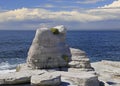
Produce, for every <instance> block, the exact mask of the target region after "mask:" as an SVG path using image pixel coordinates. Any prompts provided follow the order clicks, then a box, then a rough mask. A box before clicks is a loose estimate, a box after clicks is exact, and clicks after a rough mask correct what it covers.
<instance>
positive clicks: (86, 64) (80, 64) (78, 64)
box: [69, 61, 91, 68]
mask: <svg viewBox="0 0 120 86" xmlns="http://www.w3.org/2000/svg"><path fill="white" fill-rule="evenodd" d="M69 66H70V68H91V65H90V62H89V61H83V62H82V61H81V62H79V61H71V62H69Z"/></svg>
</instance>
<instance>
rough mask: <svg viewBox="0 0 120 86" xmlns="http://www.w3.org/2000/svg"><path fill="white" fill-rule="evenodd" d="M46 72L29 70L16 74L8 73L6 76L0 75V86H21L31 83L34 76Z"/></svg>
mask: <svg viewBox="0 0 120 86" xmlns="http://www.w3.org/2000/svg"><path fill="white" fill-rule="evenodd" d="M45 72H46V71H41V70H29V71H21V72H15V73H8V74H6V75H4V74H3V75H0V85H4V84H8V85H10V84H21V83H27V82H30V79H31V76H32V75H41V74H43V73H45Z"/></svg>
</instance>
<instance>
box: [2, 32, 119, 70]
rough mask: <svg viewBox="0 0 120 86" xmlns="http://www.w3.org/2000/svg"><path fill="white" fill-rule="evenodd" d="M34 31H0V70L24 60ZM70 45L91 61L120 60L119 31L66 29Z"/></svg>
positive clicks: (7, 68)
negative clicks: (83, 53)
mask: <svg viewBox="0 0 120 86" xmlns="http://www.w3.org/2000/svg"><path fill="white" fill-rule="evenodd" d="M34 35H35V31H0V71H1V70H9V69H13V68H15V67H16V65H17V64H20V63H23V62H25V60H26V57H27V52H28V50H29V47H30V45H31V43H32V40H33V38H34ZM66 42H67V43H68V44H69V46H70V47H74V48H79V49H82V50H84V51H86V53H87V55H88V57H89V58H90V60H91V62H96V61H100V60H112V61H120V31H68V33H67V38H66Z"/></svg>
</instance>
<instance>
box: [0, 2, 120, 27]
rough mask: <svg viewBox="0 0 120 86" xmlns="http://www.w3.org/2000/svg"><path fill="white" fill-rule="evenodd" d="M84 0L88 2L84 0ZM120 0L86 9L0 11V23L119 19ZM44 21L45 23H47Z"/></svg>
mask: <svg viewBox="0 0 120 86" xmlns="http://www.w3.org/2000/svg"><path fill="white" fill-rule="evenodd" d="M91 1H92V2H98V1H100V0H91ZM86 2H89V1H88V0H86ZM46 5H47V7H53V6H52V5H49V4H46ZM119 7H120V0H118V1H114V2H113V3H112V4H109V5H105V6H103V7H99V8H95V9H87V10H84V9H83V10H71V11H66V10H64V11H51V10H48V9H43V8H21V9H15V10H9V11H5V12H4V11H2V12H0V23H1V24H5V23H6V22H7V24H8V23H11V22H23V23H25V24H23V23H22V26H23V27H28V28H29V27H31V28H33V27H35V26H34V25H33V24H32V25H30V24H31V23H27V22H28V21H32V22H33V23H36V22H37V24H38V23H41V21H43V23H44V22H46V21H48V22H49V21H52V22H51V23H53V22H56V23H57V24H59V23H61V22H64V23H70V22H72V23H73V22H76V23H91V22H101V21H110V20H111V21H113V20H118V21H119V20H120V17H119V15H120V8H119ZM48 22H46V23H48ZM1 27H2V26H1Z"/></svg>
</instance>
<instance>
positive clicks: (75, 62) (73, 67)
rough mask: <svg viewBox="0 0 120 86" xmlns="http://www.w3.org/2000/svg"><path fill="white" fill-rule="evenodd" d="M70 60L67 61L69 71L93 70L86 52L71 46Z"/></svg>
mask: <svg viewBox="0 0 120 86" xmlns="http://www.w3.org/2000/svg"><path fill="white" fill-rule="evenodd" d="M70 50H71V55H72V56H71V62H69V66H70V68H69V71H78V72H79V71H80V70H86V71H89V70H93V68H92V67H91V65H90V61H89V58H88V57H87V56H86V53H85V52H84V51H82V50H79V49H74V48H71V49H70Z"/></svg>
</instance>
